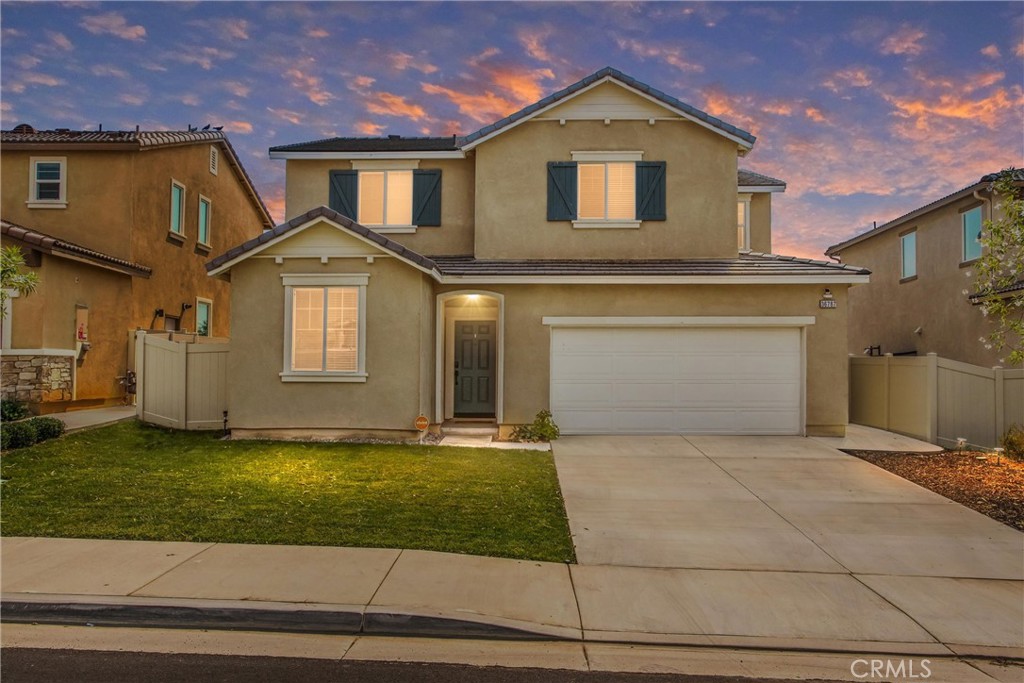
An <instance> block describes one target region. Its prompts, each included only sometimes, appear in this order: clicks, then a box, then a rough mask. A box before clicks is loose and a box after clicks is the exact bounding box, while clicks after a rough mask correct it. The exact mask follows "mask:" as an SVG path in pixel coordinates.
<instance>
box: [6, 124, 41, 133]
mask: <svg viewBox="0 0 1024 683" xmlns="http://www.w3.org/2000/svg"><path fill="white" fill-rule="evenodd" d="M11 132H12V133H22V134H27V133H35V132H36V129H35V128H33V127H32V126H30V125H28V124H27V123H19V124H18V125H17V126H15V127H14V130H13V131H11Z"/></svg>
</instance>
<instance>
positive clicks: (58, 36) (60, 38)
mask: <svg viewBox="0 0 1024 683" xmlns="http://www.w3.org/2000/svg"><path fill="white" fill-rule="evenodd" d="M46 35H47V37H49V39H50V42H51V43H53V44H54V45H56V46H57V47H59V48H60V49H61V50H64V51H65V52H70V51H71V50H74V49H75V46H74V45H72V44H71V41H70V40H68V37H67V36H66V35H64V34H63V33H59V32H57V31H47V32H46Z"/></svg>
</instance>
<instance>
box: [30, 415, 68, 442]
mask: <svg viewBox="0 0 1024 683" xmlns="http://www.w3.org/2000/svg"><path fill="white" fill-rule="evenodd" d="M28 421H29V422H32V423H34V424H35V426H36V443H39V442H40V441H46V440H47V439H56V438H57V437H58V436H60V435H61V434H63V433H64V430H65V429H67V427H66V426H65V425H64V423H63V422H61V421H60V420H58V419H57V418H55V417H33V418H32V419H31V420H28Z"/></svg>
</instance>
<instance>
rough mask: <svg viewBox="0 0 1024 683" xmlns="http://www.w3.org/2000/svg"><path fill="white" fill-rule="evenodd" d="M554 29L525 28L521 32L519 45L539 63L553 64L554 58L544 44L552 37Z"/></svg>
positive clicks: (547, 27)
mask: <svg viewBox="0 0 1024 683" xmlns="http://www.w3.org/2000/svg"><path fill="white" fill-rule="evenodd" d="M552 33H553V29H552V28H551V27H550V26H542V27H539V28H523V29H520V30H519V35H518V37H519V44H520V45H522V46H523V49H524V50H526V54H527V55H529V56H530V57H532V58H533V59H536V60H537V61H539V62H548V63H550V62H553V61H554V58H553V57H552V56H551V53H550V52H549V51H548V48H547V46H546V45H545V44H544V43H545V42H546V41H547V40H548V38H550V37H551V34H552Z"/></svg>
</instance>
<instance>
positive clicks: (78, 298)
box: [11, 254, 131, 400]
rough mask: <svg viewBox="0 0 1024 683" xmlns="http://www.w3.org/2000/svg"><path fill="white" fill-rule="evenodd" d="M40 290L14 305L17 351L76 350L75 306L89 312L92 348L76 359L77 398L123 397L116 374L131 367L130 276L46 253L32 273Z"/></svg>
mask: <svg viewBox="0 0 1024 683" xmlns="http://www.w3.org/2000/svg"><path fill="white" fill-rule="evenodd" d="M34 270H35V271H36V272H38V274H39V279H40V283H39V287H38V288H37V289H36V291H35V292H33V293H32V294H30V295H28V296H19V297H17V298H15V299H13V301H12V303H11V323H12V324H11V332H12V334H11V343H12V347H13V348H15V349H74V348H75V315H76V311H77V309H76V306H77V305H82V306H86V307H88V309H89V343H90V345H91V349H90V350H89V352H88V353H87V354H86V355H85V357H84V358H83V359H82V360H80V361H78V363H77V369H76V377H75V383H76V398H77V399H78V400H87V399H88V400H91V399H105V398H110V397H114V396H119V395H121V394H122V393H123V391H122V390H121V387H120V385H119V384H118V383H117V376H118V375H123V374H124V373H125V369H126V368H127V361H128V355H127V354H128V346H127V343H126V340H125V332H124V331H125V330H126V329H128V326H129V319H130V312H129V310H128V308H127V307H125V306H124V305H123V304H124V301H125V300H127V298H128V296H129V292H130V287H131V283H130V279H131V278H130V277H129V276H127V275H120V274H118V273H113V272H111V271H108V270H103V269H100V268H96V267H94V266H90V265H86V264H84V263H77V262H75V261H69V260H67V259H63V258H59V257H55V256H50V255H48V254H44V255H43V256H42V264H41V266H40V267H39V268H36V269H34Z"/></svg>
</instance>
